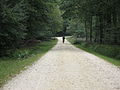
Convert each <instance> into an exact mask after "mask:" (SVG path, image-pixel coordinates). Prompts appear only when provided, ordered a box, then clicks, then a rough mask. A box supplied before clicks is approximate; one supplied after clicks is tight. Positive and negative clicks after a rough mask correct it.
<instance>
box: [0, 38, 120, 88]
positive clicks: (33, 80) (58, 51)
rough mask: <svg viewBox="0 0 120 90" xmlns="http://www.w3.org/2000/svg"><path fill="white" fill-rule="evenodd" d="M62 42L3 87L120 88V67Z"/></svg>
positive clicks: (60, 40)
mask: <svg viewBox="0 0 120 90" xmlns="http://www.w3.org/2000/svg"><path fill="white" fill-rule="evenodd" d="M58 40H59V41H58V44H57V45H56V46H55V47H54V48H53V49H52V50H50V51H49V52H48V53H47V54H46V55H44V56H43V57H42V58H41V59H40V60H38V61H37V62H35V63H34V64H33V65H32V66H31V67H29V68H28V69H27V70H26V71H23V72H22V73H21V74H19V75H17V76H16V77H15V78H13V79H12V80H11V81H9V82H8V83H7V84H6V85H5V86H4V87H3V89H1V90H120V69H119V68H117V67H116V66H114V65H112V64H110V63H108V62H106V61H104V60H102V59H100V58H98V57H96V56H94V55H92V54H90V53H87V52H85V51H83V50H80V49H77V48H76V47H74V46H73V45H71V44H70V43H69V42H68V41H66V42H65V44H62V38H58Z"/></svg>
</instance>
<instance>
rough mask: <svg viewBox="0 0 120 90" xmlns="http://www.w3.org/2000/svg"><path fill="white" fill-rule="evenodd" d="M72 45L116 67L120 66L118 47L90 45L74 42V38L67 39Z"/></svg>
mask: <svg viewBox="0 0 120 90" xmlns="http://www.w3.org/2000/svg"><path fill="white" fill-rule="evenodd" d="M68 41H70V42H71V43H72V44H73V45H75V46H76V47H78V48H80V49H82V50H85V51H87V52H89V53H92V54H94V55H96V56H98V57H100V58H102V59H104V60H106V61H108V62H110V63H112V64H114V65H116V66H120V59H119V58H120V47H119V46H115V45H99V44H90V43H86V42H83V41H78V42H76V41H75V39H74V38H68Z"/></svg>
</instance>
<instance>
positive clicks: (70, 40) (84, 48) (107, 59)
mask: <svg viewBox="0 0 120 90" xmlns="http://www.w3.org/2000/svg"><path fill="white" fill-rule="evenodd" d="M67 40H68V41H69V42H71V43H72V44H73V45H74V46H76V47H77V48H80V49H82V50H84V51H86V52H89V53H92V54H94V55H96V56H98V57H100V58H102V59H104V60H105V61H108V62H110V63H112V64H114V65H116V66H118V67H120V60H117V59H114V58H110V57H108V56H105V55H102V54H100V53H97V52H95V51H93V50H92V49H90V48H87V47H84V46H82V45H81V44H79V43H78V44H74V39H72V38H67Z"/></svg>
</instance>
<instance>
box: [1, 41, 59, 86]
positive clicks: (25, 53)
mask: <svg viewBox="0 0 120 90" xmlns="http://www.w3.org/2000/svg"><path fill="white" fill-rule="evenodd" d="M56 43H57V40H49V41H44V42H41V43H38V44H37V45H34V46H31V47H26V48H22V49H18V50H16V51H15V52H14V53H11V56H10V57H1V58H0V87H1V86H2V85H3V84H4V83H5V82H6V81H7V80H9V79H11V78H12V77H14V76H15V75H16V74H18V73H20V71H21V70H24V69H25V67H26V66H28V65H31V64H32V63H33V62H35V61H36V60H38V59H39V58H40V57H41V56H42V55H44V54H45V53H46V52H47V51H48V50H50V49H51V48H52V47H53V46H54V45H55V44H56Z"/></svg>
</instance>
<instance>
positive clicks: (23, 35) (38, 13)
mask: <svg viewBox="0 0 120 90" xmlns="http://www.w3.org/2000/svg"><path fill="white" fill-rule="evenodd" d="M61 28H62V18H61V12H60V10H59V7H58V1H56V0H54V1H53V0H52V1H51V0H17V1H15V0H0V51H2V52H0V56H1V55H4V54H5V53H6V52H8V50H10V49H16V48H19V47H21V45H22V46H23V45H24V43H25V42H27V41H28V40H35V39H40V40H45V39H49V38H50V37H52V36H55V34H56V33H57V32H58V31H60V30H61Z"/></svg>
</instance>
